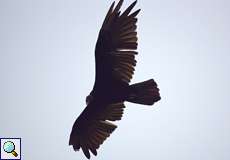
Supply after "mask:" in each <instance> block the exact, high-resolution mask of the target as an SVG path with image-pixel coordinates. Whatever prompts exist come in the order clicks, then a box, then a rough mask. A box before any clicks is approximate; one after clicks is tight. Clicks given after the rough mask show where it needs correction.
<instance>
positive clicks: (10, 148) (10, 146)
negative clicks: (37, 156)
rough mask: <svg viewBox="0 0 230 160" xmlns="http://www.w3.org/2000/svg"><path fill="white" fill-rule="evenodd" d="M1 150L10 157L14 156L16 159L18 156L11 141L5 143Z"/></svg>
mask: <svg viewBox="0 0 230 160" xmlns="http://www.w3.org/2000/svg"><path fill="white" fill-rule="evenodd" d="M3 150H4V151H5V152H6V153H11V154H12V155H14V157H17V156H18V154H17V152H16V151H15V145H14V143H13V142H12V141H7V142H5V143H4V144H3Z"/></svg>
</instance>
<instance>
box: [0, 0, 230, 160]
mask: <svg viewBox="0 0 230 160" xmlns="http://www.w3.org/2000/svg"><path fill="white" fill-rule="evenodd" d="M131 2H133V1H132V0H125V2H124V4H123V8H122V9H125V8H126V7H127V6H128V5H129V4H131ZM111 3H112V1H111V0H94V1H92V0H85V1H77V0H39V1H38V0H37V1H29V0H20V1H14V0H1V1H0V137H21V138H22V154H23V155H22V157H23V159H25V160H32V159H33V160H41V159H42V160H48V159H56V160H62V159H66V160H82V159H86V158H85V157H84V155H83V153H82V152H74V151H73V150H72V147H70V146H68V141H69V134H70V132H71V128H72V125H73V123H74V121H75V119H76V118H77V116H78V115H79V114H80V113H81V111H82V110H83V109H84V107H85V106H86V105H85V97H86V96H87V95H88V94H89V92H90V91H91V89H92V87H93V83H94V76H95V72H94V69H95V68H94V47H95V43H96V39H97V35H98V32H99V29H100V27H101V24H102V22H103V19H104V17H105V14H106V12H107V10H108V8H109V6H110V5H111ZM139 8H141V9H142V11H141V12H140V14H139V16H138V18H139V20H138V37H139V46H138V51H139V55H138V56H137V58H136V59H137V61H138V62H137V66H136V72H135V74H134V78H133V80H132V81H131V83H135V82H140V81H144V80H147V79H150V78H154V79H155V81H156V82H157V83H158V85H159V88H160V93H161V97H162V99H161V101H160V102H158V103H156V104H155V105H154V106H142V105H136V104H131V103H126V109H125V113H124V116H123V119H122V120H121V121H120V122H117V123H116V124H117V125H118V128H117V129H116V130H115V132H114V133H113V134H112V135H111V136H110V137H109V138H108V139H107V140H106V141H105V143H104V144H103V145H102V146H101V147H100V149H99V150H98V156H97V157H94V156H93V157H92V159H95V160H105V159H109V160H119V159H122V160H123V159H124V160H125V159H132V160H140V159H152V160H154V159H155V160H194V159H196V160H205V159H206V160H229V159H230V152H229V150H230V125H229V122H230V116H229V115H230V105H229V104H230V103H229V100H230V93H229V92H230V83H229V82H230V75H229V68H230V45H229V42H230V20H229V15H230V1H228V0H161V1H150V0H149V1H146V0H139V1H138V3H137V5H136V9H139Z"/></svg>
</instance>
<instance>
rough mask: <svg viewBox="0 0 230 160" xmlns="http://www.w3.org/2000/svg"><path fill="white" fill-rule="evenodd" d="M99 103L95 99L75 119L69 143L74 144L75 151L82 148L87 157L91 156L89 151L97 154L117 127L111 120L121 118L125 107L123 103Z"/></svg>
mask: <svg viewBox="0 0 230 160" xmlns="http://www.w3.org/2000/svg"><path fill="white" fill-rule="evenodd" d="M98 105H100V104H99V103H98V102H96V101H93V102H92V103H90V104H89V105H88V106H87V107H86V109H85V110H84V111H83V112H82V113H81V115H80V116H79V117H78V119H77V120H76V121H75V123H74V125H73V128H72V132H71V135H70V140H69V145H73V148H74V150H75V151H76V150H79V149H80V148H81V149H82V151H83V152H84V154H85V156H86V157H87V158H90V153H89V151H91V152H92V153H93V154H94V155H95V156H96V155H97V149H98V148H99V146H100V145H101V144H102V143H103V142H104V141H105V139H106V138H107V137H109V136H110V134H111V133H112V132H113V131H114V130H115V129H116V127H117V126H116V125H114V124H113V123H111V122H109V121H116V120H120V119H121V117H122V114H123V109H124V108H125V106H124V104H123V103H116V104H110V105H105V106H102V105H101V106H100V107H99V106H98ZM107 120H109V121H107Z"/></svg>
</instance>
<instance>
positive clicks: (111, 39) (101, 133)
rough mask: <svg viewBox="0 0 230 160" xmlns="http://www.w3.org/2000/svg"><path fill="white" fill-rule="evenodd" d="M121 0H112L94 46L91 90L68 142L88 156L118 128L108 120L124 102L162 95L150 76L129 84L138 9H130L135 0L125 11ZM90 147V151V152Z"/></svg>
mask: <svg viewBox="0 0 230 160" xmlns="http://www.w3.org/2000/svg"><path fill="white" fill-rule="evenodd" d="M122 3H123V0H120V1H119V2H118V4H117V5H116V6H114V5H115V2H113V3H112V5H111V7H110V8H109V10H108V13H107V14H106V17H105V19H104V22H103V24H102V27H101V29H100V32H99V36H98V39H97V42H96V48H95V64H96V76H95V83H94V87H93V90H92V91H91V92H90V94H89V95H88V96H87V97H86V104H87V106H86V108H85V109H84V110H83V112H82V113H81V114H80V116H79V117H78V118H77V119H76V121H75V123H74V125H73V128H72V132H71V134H70V139H69V145H72V146H73V149H74V150H75V151H78V150H79V149H80V148H81V149H82V151H83V153H84V154H85V156H86V157H87V158H88V159H89V158H90V152H91V153H93V154H94V155H95V156H96V155H97V149H98V148H99V146H100V145H101V144H102V143H103V142H104V141H105V139H106V138H107V137H109V136H110V134H111V133H112V132H113V131H114V130H115V129H116V128H117V126H116V125H115V124H114V123H112V122H111V121H117V120H120V119H121V118H122V114H123V110H124V108H125V105H124V102H125V101H128V102H132V103H138V104H143V105H153V104H154V103H155V102H157V101H159V100H160V99H161V97H160V94H159V89H158V87H157V84H156V82H155V81H154V80H153V79H150V80H147V81H144V82H140V83H136V84H132V85H129V82H130V80H131V79H132V77H133V73H134V67H135V66H136V60H135V55H137V53H138V52H137V51H136V49H137V32H136V28H137V25H136V23H137V18H136V16H137V15H138V13H139V12H140V9H138V10H136V11H134V12H132V13H131V10H132V9H133V8H134V6H135V5H136V3H137V1H134V2H133V3H132V4H131V5H130V6H129V7H128V8H127V9H126V10H125V11H124V12H122V13H121V11H120V8H121V6H122ZM89 151H90V152H89Z"/></svg>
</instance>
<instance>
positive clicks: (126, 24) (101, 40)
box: [95, 0, 140, 84]
mask: <svg viewBox="0 0 230 160" xmlns="http://www.w3.org/2000/svg"><path fill="white" fill-rule="evenodd" d="M122 3H123V0H120V1H119V2H118V4H117V6H116V7H115V9H113V7H114V5H113V4H112V5H111V7H110V9H109V11H108V13H107V15H106V18H105V20H104V22H103V25H102V27H101V30H100V33H99V36H98V40H97V45H96V51H95V55H96V57H97V58H96V77H99V78H97V79H100V80H105V79H106V81H107V83H108V84H110V83H109V81H110V80H113V79H116V80H118V81H121V82H124V83H129V82H130V80H131V79H132V77H133V76H132V75H133V74H134V70H133V71H132V72H129V71H127V69H126V68H125V67H121V66H120V65H119V62H125V63H126V64H124V65H128V66H129V65H131V66H132V69H134V66H135V65H136V60H135V56H133V57H134V58H129V57H127V56H114V55H117V54H119V55H127V53H129V54H130V53H131V54H133V55H136V54H137V52H136V51H135V50H136V49H137V46H138V43H137V40H138V38H137V32H136V29H137V25H136V23H137V18H136V16H137V15H138V13H139V12H140V9H138V10H136V11H134V12H133V13H131V10H132V9H133V8H134V6H135V4H136V1H134V2H133V3H132V4H131V5H130V6H129V7H128V8H127V9H126V10H125V11H124V12H123V13H120V11H119V10H120V8H121V5H122ZM124 51H125V52H124ZM117 69H118V70H119V72H117V71H116V70H117ZM126 74H127V75H126ZM130 74H131V75H130ZM100 77H101V78H100ZM102 77H103V78H102ZM96 82H97V81H95V84H96ZM98 84H102V82H101V83H100V82H98Z"/></svg>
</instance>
